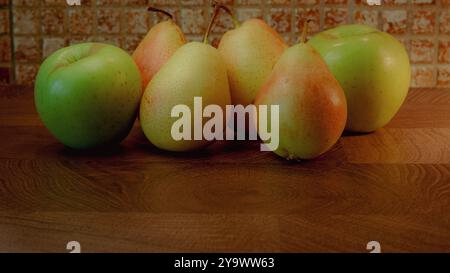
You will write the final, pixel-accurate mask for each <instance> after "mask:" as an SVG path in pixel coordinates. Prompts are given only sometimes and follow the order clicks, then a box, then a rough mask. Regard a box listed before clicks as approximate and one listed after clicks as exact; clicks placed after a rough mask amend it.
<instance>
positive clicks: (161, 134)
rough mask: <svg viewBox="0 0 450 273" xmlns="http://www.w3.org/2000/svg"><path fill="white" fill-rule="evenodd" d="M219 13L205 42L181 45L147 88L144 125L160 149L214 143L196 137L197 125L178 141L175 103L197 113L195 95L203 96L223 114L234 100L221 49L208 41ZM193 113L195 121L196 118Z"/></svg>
mask: <svg viewBox="0 0 450 273" xmlns="http://www.w3.org/2000/svg"><path fill="white" fill-rule="evenodd" d="M217 13H218V9H215V10H214V14H213V17H212V19H211V22H210V24H209V26H208V30H207V31H206V33H205V37H204V42H203V43H201V42H190V43H187V44H185V45H183V46H182V47H180V48H179V49H178V50H177V51H176V52H175V53H174V54H173V56H172V57H171V58H170V59H169V60H168V61H167V63H166V64H164V65H163V67H162V68H161V69H160V70H159V71H158V73H156V75H155V76H154V77H153V80H152V81H151V82H150V83H149V85H148V86H147V88H146V89H145V92H144V95H143V97H142V100H141V106H140V117H141V120H140V122H141V127H142V130H143V131H144V134H145V136H146V137H147V138H148V139H149V140H150V142H151V143H152V144H154V145H155V146H156V147H158V148H160V149H163V150H168V151H179V152H181V151H191V150H195V149H199V148H202V147H204V146H206V145H208V144H209V143H211V141H208V140H205V139H204V138H201V139H200V140H194V139H195V137H194V130H195V128H194V126H189V127H190V128H189V129H190V130H191V132H190V133H191V134H190V135H191V139H181V140H175V139H174V137H173V135H172V133H171V131H172V127H173V125H174V122H176V121H177V120H178V118H176V117H172V109H173V108H174V106H177V105H183V106H187V107H188V108H189V109H190V111H191V112H194V111H193V110H194V98H195V97H201V98H202V102H203V104H204V105H211V104H214V105H218V106H219V107H220V108H221V109H220V110H222V113H223V112H225V110H226V105H228V104H230V103H231V98H230V91H229V84H228V77H227V70H226V66H225V63H224V61H223V59H222V56H221V55H220V54H219V52H218V51H217V49H216V48H214V47H212V46H211V45H209V44H208V34H209V32H210V31H211V27H212V25H213V22H214V19H215V18H216V16H217ZM193 116H194V115H191V116H190V118H191V120H194V119H195V117H193ZM206 120H207V119H206ZM203 122H204V121H203ZM183 129H186V128H183Z"/></svg>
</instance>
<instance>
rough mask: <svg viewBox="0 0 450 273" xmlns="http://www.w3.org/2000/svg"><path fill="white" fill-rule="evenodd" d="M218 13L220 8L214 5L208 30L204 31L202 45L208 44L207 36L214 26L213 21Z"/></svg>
mask: <svg viewBox="0 0 450 273" xmlns="http://www.w3.org/2000/svg"><path fill="white" fill-rule="evenodd" d="M219 11H220V7H219V6H216V5H215V6H214V12H213V14H212V17H211V21H209V25H208V28H207V29H206V32H205V36H204V37H203V43H205V44H208V43H209V41H208V36H209V33H210V32H211V29H212V27H213V25H214V21H215V20H216V17H217V15H218V14H219Z"/></svg>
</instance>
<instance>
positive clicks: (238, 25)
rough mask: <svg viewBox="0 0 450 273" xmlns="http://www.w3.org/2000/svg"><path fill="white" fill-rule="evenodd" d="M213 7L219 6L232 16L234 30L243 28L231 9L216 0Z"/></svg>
mask: <svg viewBox="0 0 450 273" xmlns="http://www.w3.org/2000/svg"><path fill="white" fill-rule="evenodd" d="M212 6H213V7H216V6H219V8H221V9H223V10H224V11H225V12H226V13H227V14H228V15H230V17H231V21H233V25H234V28H238V27H240V26H241V24H240V23H239V21H238V19H237V18H236V16H235V15H234V14H233V12H232V11H231V10H230V8H229V7H227V6H225V5H224V4H222V3H220V2H219V1H216V0H213V3H212Z"/></svg>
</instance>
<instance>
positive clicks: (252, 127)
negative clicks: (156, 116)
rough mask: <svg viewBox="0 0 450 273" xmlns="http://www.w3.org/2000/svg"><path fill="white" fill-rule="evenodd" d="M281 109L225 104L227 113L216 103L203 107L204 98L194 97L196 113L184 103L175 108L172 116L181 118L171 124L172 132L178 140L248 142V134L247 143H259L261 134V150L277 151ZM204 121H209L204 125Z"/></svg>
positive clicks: (272, 106) (277, 107) (265, 106)
mask: <svg viewBox="0 0 450 273" xmlns="http://www.w3.org/2000/svg"><path fill="white" fill-rule="evenodd" d="M279 108H280V107H279V105H270V112H269V111H268V110H269V107H268V106H267V105H259V106H258V108H257V107H256V106H255V105H253V104H250V105H247V106H245V107H244V106H243V105H226V107H225V113H224V112H223V109H222V107H220V106H219V105H216V104H210V105H208V106H206V107H205V108H203V101H202V97H194V109H193V113H192V111H191V109H190V108H189V106H187V105H184V104H179V105H175V106H174V107H173V108H172V111H171V117H172V118H178V119H177V120H176V121H175V122H174V123H173V124H172V128H171V132H170V133H171V136H172V138H173V139H174V140H176V141H180V140H208V141H211V140H246V135H247V133H248V139H247V140H257V139H258V136H257V135H259V137H260V138H261V140H262V141H263V142H265V143H264V144H261V149H260V150H261V151H275V150H276V149H278V144H279V140H280V138H279ZM269 116H270V117H269ZM247 117H248V119H247ZM204 118H210V119H209V120H208V121H206V122H205V124H203V120H204ZM192 119H193V122H192ZM246 120H248V123H247V122H246ZM224 121H225V125H224ZM235 121H236V122H235ZM192 126H193V130H192ZM269 127H270V128H269ZM192 132H193V136H192ZM235 132H236V133H235Z"/></svg>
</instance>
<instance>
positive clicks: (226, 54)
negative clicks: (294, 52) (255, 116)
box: [216, 3, 288, 105]
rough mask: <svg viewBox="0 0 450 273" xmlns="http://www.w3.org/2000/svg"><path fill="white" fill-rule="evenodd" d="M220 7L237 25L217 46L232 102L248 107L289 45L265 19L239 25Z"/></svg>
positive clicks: (251, 20) (252, 20)
mask: <svg viewBox="0 0 450 273" xmlns="http://www.w3.org/2000/svg"><path fill="white" fill-rule="evenodd" d="M216 5H218V4H217V3H216ZM219 6H220V7H221V8H222V9H224V10H225V11H226V12H227V13H228V14H229V15H230V16H232V19H233V22H234V25H235V29H233V30H229V31H228V32H226V33H225V34H224V35H223V37H222V39H221V40H220V43H219V46H218V49H219V52H220V54H221V55H222V56H223V58H224V60H225V63H226V65H227V71H228V79H229V82H230V92H231V99H232V102H233V104H242V105H248V104H250V103H252V102H253V100H254V99H255V96H256V94H257V93H258V91H259V90H260V89H261V87H262V85H263V84H264V82H265V81H266V80H267V78H268V77H269V75H270V73H271V72H272V68H273V66H274V65H275V63H276V61H277V60H278V58H279V57H280V56H281V54H282V53H283V52H284V50H285V49H286V48H287V47H288V46H287V45H286V43H285V42H284V41H283V39H282V38H281V36H280V35H279V34H278V33H277V32H276V31H275V30H273V29H272V28H271V27H269V26H268V25H267V24H266V23H265V22H264V21H263V20H260V19H249V20H247V21H245V22H244V23H242V24H240V23H239V22H238V21H237V19H236V18H235V17H234V16H233V14H232V13H231V11H230V10H229V9H228V8H227V7H226V6H223V5H219Z"/></svg>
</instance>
